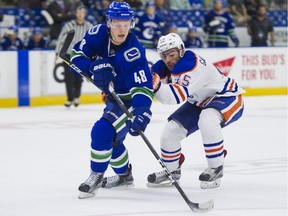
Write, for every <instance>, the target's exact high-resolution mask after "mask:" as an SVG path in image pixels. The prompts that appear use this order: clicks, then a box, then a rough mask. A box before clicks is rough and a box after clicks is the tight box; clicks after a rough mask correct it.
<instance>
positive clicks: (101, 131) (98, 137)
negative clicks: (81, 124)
mask: <svg viewBox="0 0 288 216" xmlns="http://www.w3.org/2000/svg"><path fill="white" fill-rule="evenodd" d="M114 136H115V129H114V127H113V126H112V125H111V123H110V122H108V121H107V120H105V119H104V118H101V119H100V120H99V121H97V122H96V123H95V124H94V126H93V128H92V131H91V140H92V141H91V147H92V149H95V150H104V149H105V150H107V149H111V148H112V143H113V138H114Z"/></svg>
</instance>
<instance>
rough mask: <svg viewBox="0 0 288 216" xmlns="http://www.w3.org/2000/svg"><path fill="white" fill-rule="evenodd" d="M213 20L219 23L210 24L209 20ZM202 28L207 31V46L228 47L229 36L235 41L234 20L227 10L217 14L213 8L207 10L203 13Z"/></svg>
mask: <svg viewBox="0 0 288 216" xmlns="http://www.w3.org/2000/svg"><path fill="white" fill-rule="evenodd" d="M215 20H218V21H220V22H219V23H220V24H218V25H215V26H212V25H211V22H212V21H215ZM203 29H204V31H205V32H206V33H208V46H209V47H228V42H229V37H230V38H231V39H232V40H233V42H234V43H236V41H234V40H235V39H237V37H236V34H235V25H234V21H233V19H232V17H231V15H230V14H229V13H228V12H223V13H221V14H218V13H216V12H215V11H214V10H211V11H209V12H208V13H207V14H206V15H205V21H204V26H203ZM237 40H238V39H237Z"/></svg>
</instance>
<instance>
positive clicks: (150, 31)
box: [135, 13, 161, 48]
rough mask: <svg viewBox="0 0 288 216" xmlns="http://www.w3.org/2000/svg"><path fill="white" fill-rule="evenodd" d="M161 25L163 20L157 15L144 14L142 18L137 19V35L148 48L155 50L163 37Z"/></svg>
mask: <svg viewBox="0 0 288 216" xmlns="http://www.w3.org/2000/svg"><path fill="white" fill-rule="evenodd" d="M160 23H161V19H160V17H158V15H157V14H155V15H154V16H148V15H147V14H146V13H144V14H143V15H142V16H139V17H136V25H135V33H136V35H137V37H138V38H139V41H140V42H141V43H142V44H143V45H144V46H145V47H146V48H155V44H156V43H157V40H158V39H159V37H160V35H161V29H160Z"/></svg>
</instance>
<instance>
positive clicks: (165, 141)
mask: <svg viewBox="0 0 288 216" xmlns="http://www.w3.org/2000/svg"><path fill="white" fill-rule="evenodd" d="M186 136H187V130H186V129H185V128H184V127H183V126H182V125H181V124H180V123H178V122H176V121H174V120H171V121H169V122H168V123H167V124H166V126H165V128H164V130H163V132H162V135H161V140H160V142H161V148H162V149H164V150H167V151H174V150H177V149H179V148H181V140H183V139H184V138H185V137H186Z"/></svg>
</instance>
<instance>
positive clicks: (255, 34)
mask: <svg viewBox="0 0 288 216" xmlns="http://www.w3.org/2000/svg"><path fill="white" fill-rule="evenodd" d="M257 12H258V13H257V16H256V18H255V19H252V20H250V21H249V23H248V34H249V35H250V36H251V46H253V47H255V46H268V42H267V41H268V35H269V36H270V45H271V46H274V29H273V21H272V20H271V19H270V18H268V17H267V16H266V12H267V8H266V6H265V5H260V6H259V7H258V10H257Z"/></svg>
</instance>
